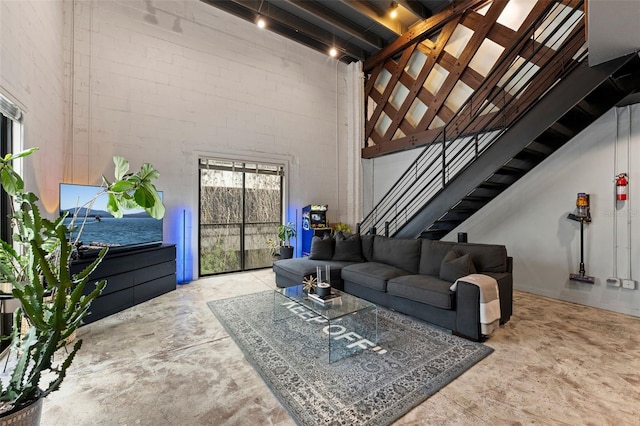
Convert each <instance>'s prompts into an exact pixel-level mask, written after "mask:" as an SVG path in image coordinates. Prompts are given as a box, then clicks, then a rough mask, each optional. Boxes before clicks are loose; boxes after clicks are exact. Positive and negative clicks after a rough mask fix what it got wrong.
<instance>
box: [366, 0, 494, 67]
mask: <svg viewBox="0 0 640 426" xmlns="http://www.w3.org/2000/svg"><path fill="white" fill-rule="evenodd" d="M489 2H491V0H463V1H456V2H453V3H451V5H449V6H447V7H446V8H445V9H443V10H442V11H440V12H438V13H436V14H435V15H433V16H431V17H430V18H428V19H425V20H424V21H422V22H421V23H419V24H416V25H415V26H414V27H413V28H411V29H410V30H409V31H407V32H405V33H403V34H402V35H401V36H400V37H398V39H397V40H396V41H394V42H393V43H391V44H390V45H388V46H387V47H385V48H384V49H382V50H381V51H380V52H379V53H377V54H376V55H373V56H371V57H370V58H368V59H367V60H366V61H364V65H363V67H362V68H363V71H364V72H365V73H368V72H369V71H370V70H371V69H373V68H374V67H375V66H376V65H377V64H378V63H380V62H384V61H385V60H387V59H388V58H391V57H393V56H395V55H396V54H397V53H399V52H401V51H402V50H404V49H405V48H407V47H408V46H410V45H411V44H413V43H416V42H419V41H420V40H421V39H423V38H427V37H428V36H429V35H430V34H433V33H434V32H436V31H439V30H440V29H441V28H442V27H444V26H445V25H446V24H447V23H448V22H449V21H451V20H452V19H454V18H456V17H457V16H459V15H461V14H463V13H464V12H465V11H466V10H468V9H470V8H475V7H479V6H482V5H484V4H486V3H489Z"/></svg>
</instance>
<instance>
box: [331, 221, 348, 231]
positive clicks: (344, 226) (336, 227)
mask: <svg viewBox="0 0 640 426" xmlns="http://www.w3.org/2000/svg"><path fill="white" fill-rule="evenodd" d="M333 232H342V233H351V226H349V225H347V224H346V223H344V222H338V223H336V224H335V225H333Z"/></svg>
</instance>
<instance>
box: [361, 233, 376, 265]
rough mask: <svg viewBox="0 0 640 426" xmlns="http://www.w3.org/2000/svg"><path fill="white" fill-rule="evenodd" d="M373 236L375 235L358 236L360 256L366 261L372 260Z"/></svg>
mask: <svg viewBox="0 0 640 426" xmlns="http://www.w3.org/2000/svg"><path fill="white" fill-rule="evenodd" d="M375 238H376V236H375V235H363V236H362V237H361V238H360V241H362V256H363V257H364V260H366V261H367V262H371V261H372V260H373V241H374V240H375Z"/></svg>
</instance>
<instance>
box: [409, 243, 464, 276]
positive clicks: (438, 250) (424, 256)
mask: <svg viewBox="0 0 640 426" xmlns="http://www.w3.org/2000/svg"><path fill="white" fill-rule="evenodd" d="M454 244H455V243H452V242H447V241H434V240H422V248H421V250H420V269H419V270H418V272H419V273H420V274H421V275H433V276H434V277H437V276H439V275H440V265H441V264H442V259H444V256H445V255H446V254H447V252H448V251H449V250H451V249H452V248H453V246H454Z"/></svg>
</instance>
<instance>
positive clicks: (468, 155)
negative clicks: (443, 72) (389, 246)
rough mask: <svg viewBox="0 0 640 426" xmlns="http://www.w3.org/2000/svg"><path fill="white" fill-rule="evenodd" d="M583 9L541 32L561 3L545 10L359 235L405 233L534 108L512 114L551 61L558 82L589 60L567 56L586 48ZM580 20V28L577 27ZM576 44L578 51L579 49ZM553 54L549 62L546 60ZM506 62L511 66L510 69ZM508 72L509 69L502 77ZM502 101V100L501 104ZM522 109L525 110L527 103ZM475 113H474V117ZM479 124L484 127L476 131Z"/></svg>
mask: <svg viewBox="0 0 640 426" xmlns="http://www.w3.org/2000/svg"><path fill="white" fill-rule="evenodd" d="M583 3H584V1H579V2H578V3H577V4H576V5H575V6H574V7H573V8H572V10H571V12H570V13H566V14H564V16H563V14H562V13H558V16H557V17H556V18H555V19H552V20H550V21H549V22H548V23H546V26H545V27H542V25H541V24H543V25H544V21H545V20H546V19H548V18H549V16H552V14H553V12H555V11H556V10H555V8H558V7H560V6H559V5H560V2H552V3H550V4H549V5H547V7H546V8H545V9H544V11H543V13H541V14H540V16H539V17H538V18H537V19H536V20H535V21H534V22H533V23H532V24H531V25H530V26H529V27H528V28H527V30H526V31H525V32H524V33H523V34H522V36H521V37H520V38H519V39H518V40H517V42H516V43H514V44H513V45H512V47H511V49H509V51H508V52H506V53H504V54H503V55H502V59H501V60H500V61H499V62H498V63H497V64H496V65H495V66H494V67H493V68H492V71H491V72H490V73H489V74H488V75H487V77H486V78H485V79H484V80H483V82H482V83H481V84H480V86H479V87H478V89H476V90H475V91H474V94H473V95H472V96H470V97H469V98H468V99H467V100H466V101H465V102H464V103H463V105H462V106H461V107H460V109H459V110H458V111H457V112H456V114H455V115H454V116H453V118H452V119H451V120H449V122H448V123H447V124H445V125H444V126H443V127H442V130H441V131H440V132H439V133H438V134H437V135H436V136H435V137H434V138H433V139H432V140H431V142H429V143H428V144H427V145H426V146H425V148H424V149H423V150H422V152H421V153H420V154H419V156H418V157H417V158H416V159H415V160H414V161H413V162H412V164H411V165H410V166H409V167H408V168H407V170H405V172H404V173H403V174H402V175H401V176H400V178H399V179H398V180H397V181H396V182H395V184H394V185H393V186H392V187H391V188H390V189H389V190H388V191H387V193H386V194H385V195H384V196H383V197H382V199H381V200H380V201H379V202H378V203H377V204H376V206H375V207H374V209H373V210H372V211H371V212H370V213H369V214H368V215H367V216H366V217H365V219H364V220H363V221H362V223H361V224H360V229H361V231H363V232H367V231H368V230H371V229H372V228H373V229H382V228H383V227H384V229H385V232H388V233H390V234H393V233H395V232H397V231H398V230H399V229H401V228H402V227H403V226H404V225H405V224H406V223H407V222H408V221H410V220H411V218H412V217H414V216H415V214H417V213H418V211H419V210H420V209H422V208H423V207H424V206H425V205H426V204H427V203H428V201H429V200H430V199H432V198H433V197H434V196H435V195H437V194H438V193H439V192H440V191H442V190H443V189H444V188H445V187H446V186H447V185H448V184H449V182H451V181H452V180H453V179H455V178H456V176H458V175H459V174H460V173H461V172H462V171H463V170H464V169H465V168H466V167H468V165H469V164H470V163H471V162H472V161H474V160H475V159H476V158H478V156H480V155H481V154H482V153H483V152H484V151H485V150H486V149H487V148H488V147H489V146H490V145H491V144H492V143H493V142H495V141H496V140H497V139H498V138H499V137H500V136H501V135H502V134H503V133H504V132H505V131H506V130H507V129H508V127H509V126H510V125H511V124H512V123H514V122H515V121H517V119H519V118H520V117H522V116H523V115H524V114H525V113H526V112H527V111H528V109H529V108H531V107H532V106H533V104H534V103H535V102H536V99H530V100H529V101H530V104H529V105H528V106H527V108H525V109H524V110H520V111H515V112H514V111H513V110H512V109H511V108H509V107H511V106H512V105H513V104H514V103H517V102H519V101H523V100H522V99H520V97H521V96H522V97H523V99H527V96H529V95H528V94H527V92H526V90H527V88H528V87H529V85H530V84H531V83H532V81H535V79H536V78H537V77H539V76H540V74H542V73H544V70H545V66H546V65H547V64H549V63H551V62H552V61H554V62H557V60H558V59H559V60H560V63H561V64H562V70H561V72H560V76H565V75H567V74H568V72H569V71H570V70H572V69H573V68H574V67H576V66H577V65H578V64H579V63H580V61H581V60H583V59H584V56H586V55H583V57H581V58H578V60H576V59H574V55H571V57H570V58H566V57H565V51H566V50H570V49H576V50H577V48H579V47H581V46H582V44H584V43H583V41H582V40H581V39H579V38H577V37H578V35H579V31H581V30H582V29H583V27H584V13H583V12H582V11H581V7H582V5H583ZM580 20H582V22H579V21H580ZM569 22H570V23H571V24H572V25H569V26H568V27H566V28H565V32H570V33H569V34H561V36H562V37H564V40H563V42H562V45H561V46H559V48H558V49H557V50H555V51H554V50H553V49H551V48H548V47H546V43H548V42H550V41H552V40H554V37H557V36H558V33H559V31H560V30H561V29H562V28H563V27H564V26H565V24H567V23H569ZM536 32H537V33H538V34H539V35H540V34H541V35H543V36H544V37H540V36H538V37H537V38H536V37H535V35H536ZM531 41H534V42H537V43H538V44H537V46H536V44H535V43H532V45H533V46H534V47H533V48H532V49H531V51H530V52H528V55H527V56H526V57H522V56H520V55H518V56H519V57H521V58H522V59H524V60H522V61H517V60H514V59H513V55H514V54H517V53H521V49H522V48H523V47H524V46H525V44H526V43H529V42H531ZM578 42H579V43H580V46H577V45H576V43H578ZM543 47H544V48H545V49H546V52H545V53H543V56H542V57H541V58H540V60H539V61H538V63H541V61H542V66H541V67H540V68H539V69H538V70H537V71H536V72H533V73H532V72H528V71H530V68H531V67H532V65H531V62H530V61H529V59H531V58H532V57H534V56H539V55H540V52H541V50H542V49H543ZM549 53H550V56H549V57H547V54H549ZM507 61H509V63H510V64H509V65H508V62H507ZM505 67H508V68H506V70H504V71H502V72H501V70H502V69H504V68H505ZM527 67H529V69H527ZM505 75H509V77H508V78H507V79H504V76H505ZM500 77H502V78H500ZM503 80H504V81H503ZM556 81H557V79H556V80H555V81H554V82H551V83H550V87H548V88H546V89H547V90H546V91H545V92H544V93H546V92H547V91H548V90H549V89H550V88H551V87H553V85H554V84H555V82H556ZM496 82H500V83H501V87H502V90H499V91H496V90H493V88H494V86H495V85H496ZM510 87H511V88H516V87H517V88H518V89H517V90H516V91H515V92H509V96H510V97H509V98H508V99H507V98H506V97H507V94H506V92H507V91H508V89H509V88H510ZM483 92H487V93H489V96H486V98H485V97H483V98H482V101H483V104H482V105H480V106H479V107H476V106H474V105H473V102H474V101H475V100H476V99H475V97H476V96H475V95H477V94H479V93H483ZM544 93H543V95H542V96H544ZM542 96H540V97H538V99H537V100H539V99H540V98H541V97H542ZM498 97H500V98H499V99H498ZM498 100H499V101H501V102H498ZM494 102H495V103H496V104H501V105H502V107H501V108H500V110H499V112H498V113H493V112H492V111H491V109H492V108H493V107H494ZM523 102H524V101H523ZM476 103H477V102H476ZM524 103H525V104H526V102H524ZM474 108H476V110H475V111H474ZM467 115H468V117H469V118H468V119H467V120H466V123H465V121H464V117H465V116H467ZM460 122H463V123H465V124H464V126H463V127H462V129H461V130H460V129H459V123H460ZM478 122H480V123H483V125H482V126H481V127H478V126H477V124H478ZM451 135H453V136H451Z"/></svg>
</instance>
